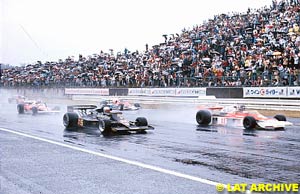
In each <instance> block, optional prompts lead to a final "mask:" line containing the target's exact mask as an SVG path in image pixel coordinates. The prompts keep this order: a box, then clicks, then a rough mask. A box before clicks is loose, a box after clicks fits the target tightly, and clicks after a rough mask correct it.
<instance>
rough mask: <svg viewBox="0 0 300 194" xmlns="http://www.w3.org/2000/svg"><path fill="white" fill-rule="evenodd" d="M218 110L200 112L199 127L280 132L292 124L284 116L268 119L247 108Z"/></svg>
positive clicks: (227, 107)
mask: <svg viewBox="0 0 300 194" xmlns="http://www.w3.org/2000/svg"><path fill="white" fill-rule="evenodd" d="M217 107H218V108H214V107H207V108H203V109H201V110H199V111H198V112H197V114H196V121H197V123H198V124H199V125H221V126H235V127H244V128H245V129H248V130H249V129H272V130H280V129H284V128H285V127H286V126H290V125H292V123H290V122H288V121H286V117H285V116H284V115H275V116H274V118H268V117H266V116H264V115H262V114H260V113H259V112H258V111H255V110H251V111H247V110H245V106H244V105H241V106H225V107H220V106H217Z"/></svg>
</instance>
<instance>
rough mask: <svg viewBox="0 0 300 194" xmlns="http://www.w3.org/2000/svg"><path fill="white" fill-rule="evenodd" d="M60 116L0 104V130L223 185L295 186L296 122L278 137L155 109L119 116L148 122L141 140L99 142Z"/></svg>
mask: <svg viewBox="0 0 300 194" xmlns="http://www.w3.org/2000/svg"><path fill="white" fill-rule="evenodd" d="M60 106H61V109H62V112H61V113H60V114H53V115H36V116H32V115H18V114H17V111H16V105H15V104H8V103H5V102H2V103H1V111H0V126H1V127H4V128H8V129H12V130H15V131H20V132H24V133H27V134H33V135H36V136H39V137H44V138H48V139H52V140H56V141H61V142H65V143H68V144H74V145H76V146H81V147H85V148H88V149H91V150H95V151H99V152H103V153H107V154H111V155H114V156H119V157H124V158H126V159H132V160H136V161H140V162H143V163H146V164H151V165H156V166H160V167H162V168H167V169H171V170H177V171H180V172H183V173H186V174H190V175H194V176H199V177H203V178H207V179H209V180H214V181H220V182H224V180H226V181H227V182H228V183H229V182H237V181H238V182H242V181H244V182H247V183H251V182H295V181H297V180H300V160H299V158H300V130H299V119H296V118H288V120H289V121H291V122H294V123H296V126H291V127H288V128H287V129H286V130H284V131H259V130H255V131H245V130H243V129H241V128H233V127H232V128H224V127H201V126H197V125H196V121H195V113H196V111H197V109H196V105H184V106H183V105H179V104H178V105H177V104H168V105H166V104H161V105H159V106H155V108H142V109H140V110H138V111H128V112H124V116H125V118H126V119H128V120H134V119H135V118H136V117H138V116H143V117H146V118H147V119H148V122H149V123H150V124H151V125H153V126H154V127H155V130H153V131H152V130H151V131H149V132H148V133H147V134H132V135H115V136H110V137H103V136H102V135H101V133H100V131H99V130H96V129H87V130H76V131H68V130H65V129H64V127H63V124H62V115H63V113H64V112H65V111H66V105H60Z"/></svg>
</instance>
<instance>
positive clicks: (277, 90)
mask: <svg viewBox="0 0 300 194" xmlns="http://www.w3.org/2000/svg"><path fill="white" fill-rule="evenodd" d="M287 91H288V87H250V88H243V94H244V97H265V98H272V97H279V98H284V97H287Z"/></svg>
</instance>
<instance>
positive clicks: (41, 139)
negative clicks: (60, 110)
mask: <svg viewBox="0 0 300 194" xmlns="http://www.w3.org/2000/svg"><path fill="white" fill-rule="evenodd" d="M0 131H5V132H8V133H13V134H16V135H20V136H24V137H28V138H32V139H35V140H39V141H43V142H47V143H50V144H54V145H58V146H62V147H66V148H70V149H73V150H77V151H81V152H84V153H88V154H93V155H96V156H100V157H103V158H108V159H111V160H116V161H119V162H123V163H126V164H131V165H134V166H138V167H142V168H146V169H150V170H154V171H158V172H161V173H165V174H169V175H173V176H177V177H181V178H185V179H189V180H193V181H197V182H200V183H203V184H207V185H213V186H216V185H220V184H221V185H223V186H224V187H225V188H227V185H225V184H223V183H217V182H214V181H210V180H207V179H203V178H199V177H196V176H191V175H188V174H183V173H180V172H176V171H173V170H167V169H164V168H160V167H157V166H152V165H148V164H144V163H141V162H137V161H133V160H127V159H124V158H120V157H116V156H111V155H107V154H102V153H99V152H95V151H91V150H87V149H84V148H79V147H75V146H72V145H68V144H64V143H60V142H57V141H53V140H49V139H45V138H41V137H37V136H33V135H29V134H25V133H21V132H17V131H13V130H9V129H5V128H0Z"/></svg>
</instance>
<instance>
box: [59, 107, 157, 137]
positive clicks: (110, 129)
mask: <svg viewBox="0 0 300 194" xmlns="http://www.w3.org/2000/svg"><path fill="white" fill-rule="evenodd" d="M67 110H68V112H67V113H65V114H64V116H63V124H64V126H65V127H66V129H74V128H83V127H93V128H99V130H100V131H101V132H102V134H105V135H107V134H113V133H117V132H132V131H135V132H137V133H145V131H146V130H149V129H154V127H152V126H150V125H148V121H147V119H146V118H144V117H138V118H136V120H135V121H127V120H126V119H124V117H123V115H122V112H120V111H111V109H110V108H109V107H107V106H102V107H97V106H95V105H73V106H68V107H67Z"/></svg>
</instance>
